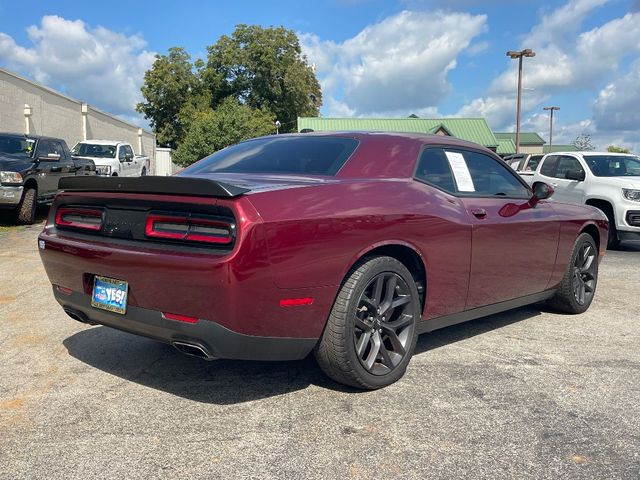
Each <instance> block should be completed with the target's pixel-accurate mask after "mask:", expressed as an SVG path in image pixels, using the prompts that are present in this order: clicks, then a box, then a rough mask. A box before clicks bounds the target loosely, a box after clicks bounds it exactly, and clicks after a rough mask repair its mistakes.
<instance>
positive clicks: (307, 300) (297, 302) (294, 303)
mask: <svg viewBox="0 0 640 480" xmlns="http://www.w3.org/2000/svg"><path fill="white" fill-rule="evenodd" d="M312 303H313V298H312V297H303V298H283V299H282V300H280V306H281V307H301V306H303V305H311V304H312Z"/></svg>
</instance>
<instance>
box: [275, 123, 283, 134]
mask: <svg viewBox="0 0 640 480" xmlns="http://www.w3.org/2000/svg"><path fill="white" fill-rule="evenodd" d="M274 125H275V126H276V135H278V134H279V133H280V127H281V126H282V124H281V123H280V120H276V121H275V122H274Z"/></svg>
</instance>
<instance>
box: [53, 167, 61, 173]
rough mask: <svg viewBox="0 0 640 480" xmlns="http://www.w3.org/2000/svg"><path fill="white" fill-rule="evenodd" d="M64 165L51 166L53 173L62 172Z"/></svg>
mask: <svg viewBox="0 0 640 480" xmlns="http://www.w3.org/2000/svg"><path fill="white" fill-rule="evenodd" d="M61 171H62V167H51V173H56V172H61Z"/></svg>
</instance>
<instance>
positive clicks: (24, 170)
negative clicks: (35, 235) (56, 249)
mask: <svg viewBox="0 0 640 480" xmlns="http://www.w3.org/2000/svg"><path fill="white" fill-rule="evenodd" d="M95 174H96V166H95V164H94V163H93V161H92V160H81V159H73V158H72V157H71V152H70V151H69V147H67V144H66V142H65V141H64V140H62V139H60V138H51V137H42V136H39V135H23V134H18V133H0V208H3V209H12V210H15V212H16V219H17V221H18V223H22V224H31V223H33V221H34V218H35V212H36V203H50V202H51V201H52V200H53V197H55V196H56V194H57V193H58V180H60V179H61V178H62V177H69V176H77V175H95Z"/></svg>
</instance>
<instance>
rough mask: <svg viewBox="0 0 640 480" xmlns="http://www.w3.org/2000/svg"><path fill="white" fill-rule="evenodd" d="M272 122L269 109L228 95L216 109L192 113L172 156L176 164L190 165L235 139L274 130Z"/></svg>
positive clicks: (238, 139) (230, 143) (226, 145)
mask: <svg viewBox="0 0 640 480" xmlns="http://www.w3.org/2000/svg"><path fill="white" fill-rule="evenodd" d="M273 122H274V117H273V115H271V114H270V113H266V112H263V111H261V110H257V109H252V108H251V107H249V106H248V105H244V104H241V103H240V102H238V100H236V99H235V98H231V97H229V98H227V99H225V100H224V101H223V102H222V103H221V104H220V105H219V106H218V108H216V109H215V110H208V111H200V112H195V113H194V117H193V119H192V124H191V126H190V127H189V130H188V131H187V133H186V135H185V137H184V139H183V141H182V142H181V143H180V145H179V146H178V148H177V149H176V150H175V152H174V155H173V159H174V161H175V162H176V163H177V164H179V165H182V166H187V165H191V164H192V163H194V162H196V161H198V160H200V159H201V158H204V157H206V156H207V155H211V154H212V153H213V152H216V151H218V150H220V149H222V148H225V147H228V146H229V145H233V144H234V143H238V142H240V141H242V140H246V139H248V138H252V137H257V136H260V135H268V134H270V133H274V131H275V127H274V124H273Z"/></svg>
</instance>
